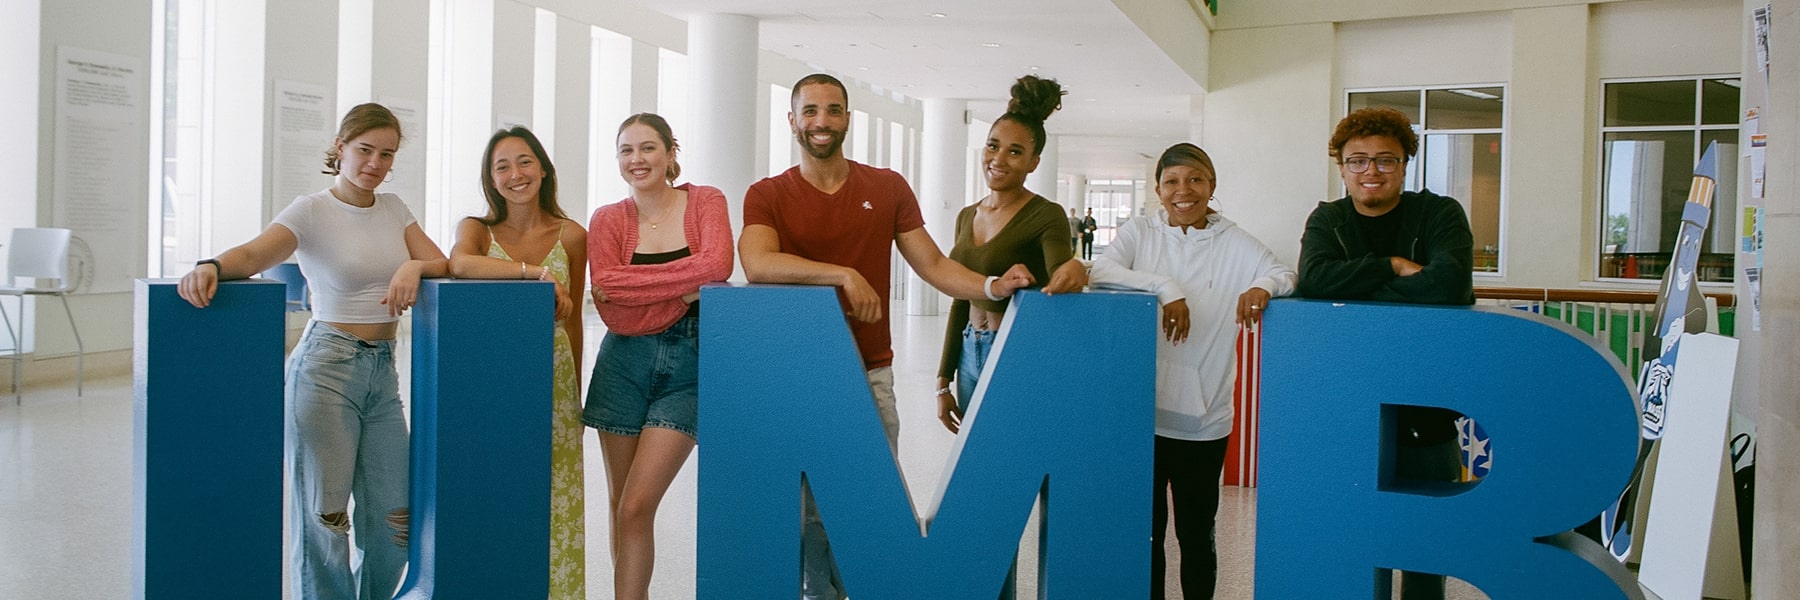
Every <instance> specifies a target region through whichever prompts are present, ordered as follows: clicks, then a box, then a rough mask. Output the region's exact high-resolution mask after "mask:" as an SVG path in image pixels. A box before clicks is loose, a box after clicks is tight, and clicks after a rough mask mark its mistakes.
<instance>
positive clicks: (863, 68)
mask: <svg viewBox="0 0 1800 600" xmlns="http://www.w3.org/2000/svg"><path fill="white" fill-rule="evenodd" d="M856 70H858V71H867V70H869V68H868V67H857V68H856Z"/></svg>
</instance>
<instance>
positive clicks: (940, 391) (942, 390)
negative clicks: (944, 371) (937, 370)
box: [937, 388, 950, 396]
mask: <svg viewBox="0 0 1800 600" xmlns="http://www.w3.org/2000/svg"><path fill="white" fill-rule="evenodd" d="M948 393H950V388H938V391H937V395H939V396H942V395H944V394H948Z"/></svg>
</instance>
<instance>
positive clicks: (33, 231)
mask: <svg viewBox="0 0 1800 600" xmlns="http://www.w3.org/2000/svg"><path fill="white" fill-rule="evenodd" d="M7 249H8V252H7V260H6V280H5V282H4V283H5V284H6V285H4V286H0V296H16V297H18V298H19V306H20V308H21V314H20V320H21V323H20V325H21V327H20V328H14V327H13V322H12V317H11V316H9V315H7V314H6V304H5V303H4V302H0V318H4V319H5V322H6V333H7V334H8V335H11V336H12V348H13V351H12V354H11V355H9V356H7V357H6V358H9V359H11V360H12V361H13V365H12V368H13V372H12V381H13V396H14V402H15V403H17V402H20V401H22V400H23V392H21V391H20V390H21V389H23V388H22V386H21V385H20V384H21V380H20V373H19V368H20V364H19V363H20V362H21V361H22V360H23V358H24V357H23V356H22V354H23V352H22V350H23V347H21V346H20V344H19V337H20V329H22V328H23V325H24V323H23V319H24V315H23V314H22V313H23V310H22V309H23V308H24V306H25V300H24V298H25V297H26V296H56V297H58V298H61V299H62V305H63V314H66V315H68V317H69V330H70V331H72V332H74V333H75V395H76V396H80V395H81V394H82V389H81V388H82V381H81V379H82V370H83V368H84V367H85V365H84V364H83V360H82V359H83V357H84V356H85V355H86V354H87V349H86V348H85V347H84V346H83V345H82V343H81V329H80V328H78V327H76V326H75V312H74V311H73V310H70V309H69V292H72V291H74V290H75V286H76V285H79V284H80V282H79V281H75V280H73V279H71V278H70V277H69V230H67V229H62V228H19V229H14V230H13V232H12V242H11V243H9V244H7ZM20 277H30V278H34V280H33V281H32V285H31V286H30V287H17V286H14V285H12V284H13V283H15V282H17V280H18V278H20ZM41 279H54V280H56V287H38V286H37V284H38V283H40V282H39V281H37V280H41Z"/></svg>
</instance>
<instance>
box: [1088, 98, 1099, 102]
mask: <svg viewBox="0 0 1800 600" xmlns="http://www.w3.org/2000/svg"><path fill="white" fill-rule="evenodd" d="M1087 101H1088V102H1099V101H1100V99H1099V98H1088V99H1087Z"/></svg>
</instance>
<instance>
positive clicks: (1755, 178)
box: [1750, 133, 1769, 199]
mask: <svg viewBox="0 0 1800 600" xmlns="http://www.w3.org/2000/svg"><path fill="white" fill-rule="evenodd" d="M1768 148H1769V134H1766V133H1752V134H1750V197H1751V198H1757V199H1761V198H1762V197H1763V174H1764V172H1765V170H1766V169H1765V161H1766V157H1767V155H1768Z"/></svg>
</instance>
